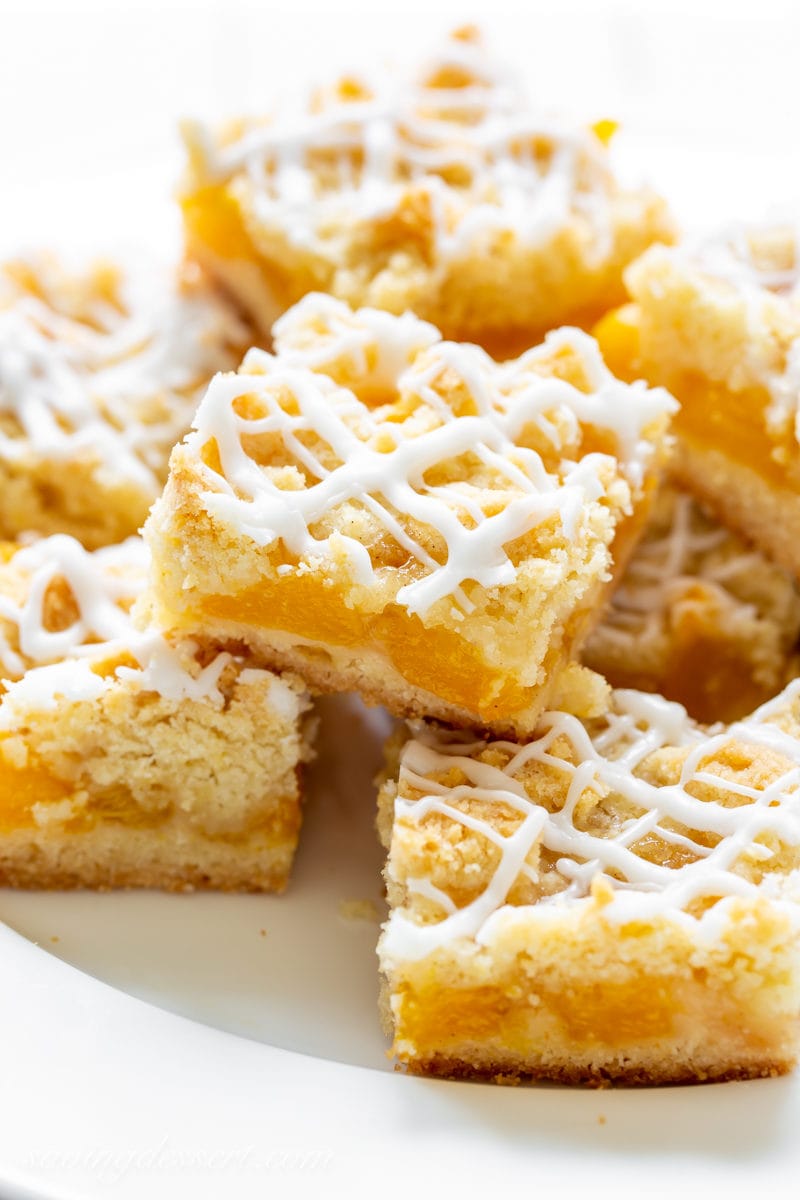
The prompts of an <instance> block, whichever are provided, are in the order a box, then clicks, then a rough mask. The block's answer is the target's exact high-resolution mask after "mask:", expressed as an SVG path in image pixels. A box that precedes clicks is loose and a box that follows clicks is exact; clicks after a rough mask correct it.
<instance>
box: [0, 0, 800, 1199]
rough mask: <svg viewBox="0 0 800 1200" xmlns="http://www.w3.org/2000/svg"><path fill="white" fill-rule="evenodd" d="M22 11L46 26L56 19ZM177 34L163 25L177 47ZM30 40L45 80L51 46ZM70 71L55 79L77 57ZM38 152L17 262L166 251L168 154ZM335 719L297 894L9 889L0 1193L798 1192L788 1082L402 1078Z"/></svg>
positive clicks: (343, 729) (360, 756)
mask: <svg viewBox="0 0 800 1200" xmlns="http://www.w3.org/2000/svg"><path fill="white" fill-rule="evenodd" d="M1 7H2V0H0V8H1ZM17 7H18V12H20V13H22V12H26V11H27V10H26V8H25V5H23V4H21V3H20V4H19V5H18V6H17ZM95 7H97V8H98V11H100V7H99V6H95ZM130 11H131V13H133V6H131V9H130ZM287 11H288V6H287ZM365 11H366V10H365ZM54 12H55V10H54ZM155 12H156V10H155V9H154V10H153V13H155ZM134 15H135V20H134V16H131V22H132V25H131V28H132V29H133V27H134V25H135V26H136V27H137V28H138V23H139V11H138V9H137V10H136V13H135V14H134ZM34 16H35V14H34V15H32V16H31V18H30V20H31V22H33V24H32V26H31V28H32V29H33V25H34V24H36V21H38V20H42V21H48V20H49V14H48V15H47V16H46V17H42V16H41V14H40V16H39V17H38V18H36V20H34ZM151 16H152V14H151ZM173 17H174V13H173ZM153 19H154V18H153ZM158 19H159V20H160V19H161V7H159V8H158ZM248 19H249V18H248ZM287 20H288V18H287ZM181 22H182V18H181ZM223 25H224V22H223V23H222V24H221V26H220V28H222V27H223ZM59 28H60V27H59ZM64 28H66V26H64ZM226 28H227V26H226ZM182 30H183V26H182V24H181V29H180V30H177V29H176V28H175V21H174V20H173V22H172V32H173V35H174V38H173V40H176V39H177V38H178V36H181V37H182V36H183V33H182ZM81 36H82V35H81ZM170 36H172V35H170ZM51 40H52V39H51ZM25 44H26V45H29V46H30V47H31V49H30V55H32V56H33V57H32V58H31V69H33V67H34V66H37V65H38V59H36V55H37V54H38V45H39V42H38V35H37V37H36V38H32V39H27V40H26V42H25ZM0 49H2V46H0ZM73 49H74V47H73ZM212 49H213V48H212ZM87 53H88V51H87ZM213 57H214V61H215V62H216V61H217V57H218V56H216V55H214V56H213ZM134 60H135V61H136V62H138V61H139V59H138V58H137V56H136V55H134V56H133V58H132V60H131V61H132V62H133V61H134ZM55 61H56V60H54V62H55ZM220 61H221V58H220ZM232 61H235V60H232ZM58 62H60V59H59V60H58ZM58 62H56V65H58ZM6 65H8V64H6ZM49 68H53V69H55V68H54V67H53V63H50V64H49ZM60 69H61V75H62V77H64V78H66V75H69V72H70V71H71V67H70V65H69V62H68V61H66V62H65V63H64V64H62V67H61V68H60ZM131 69H133V68H132V67H131ZM20 70H22V68H20ZM26 70H27V68H26ZM21 77H22V76H20V78H21ZM71 78H72V76H71V75H70V79H71ZM53 94H54V93H53ZM66 94H67V93H65V95H66ZM121 94H122V93H121ZM127 95H128V93H127V92H125V94H124V96H122V99H120V98H119V97H118V101H119V103H120V104H122V103H123V100H124V103H125V105H126V109H125V111H127V110H128V109H127V106H128V100H127ZM65 103H66V101H65ZM87 103H89V100H87ZM51 105H52V98H51V100H50V101H48V107H47V112H46V118H47V121H46V127H47V129H48V130H49V129H50V122H51V107H50V106H51ZM73 107H74V106H73ZM90 107H91V111H92V113H95V110H96V105H95V104H94V102H93V101H92V103H91V105H90ZM131 111H132V110H131ZM151 115H152V114H151ZM155 116H157V118H158V121H159V122H160V121H161V120H162V115H161V113H160V112H159V113H157V114H155ZM42 119H44V118H42ZM154 119H155V118H154ZM65 120H66V118H65ZM11 128H12V123H9V129H11ZM31 128H32V129H33V128H34V126H33V125H31ZM78 132H79V131H78ZM98 136H99V135H98ZM76 144H80V143H79V142H76ZM25 146H26V147H29V148H30V155H29V158H28V159H22V160H21V163H22V165H23V166H24V168H25V169H24V170H20V171H19V172H18V173H17V175H18V179H17V183H16V185H15V186H14V187H13V189H7V188H6V187H5V185H4V190H3V196H2V205H3V214H4V219H3V222H2V225H0V242H2V249H3V251H4V252H5V251H7V250H9V249H13V248H14V247H15V245H16V244H17V243H18V242H20V241H22V242H25V241H29V242H32V243H35V242H36V241H39V240H42V239H44V240H47V239H49V238H52V237H53V235H55V234H63V235H65V236H64V240H67V241H69V242H70V243H72V244H77V245H80V244H82V243H85V242H86V241H92V242H94V241H96V240H97V239H98V238H100V240H105V241H108V240H109V239H110V238H111V237H112V236H114V235H115V234H116V233H117V232H118V230H119V228H120V223H121V221H122V214H123V213H124V212H125V211H126V205H127V206H128V208H127V211H128V212H129V214H131V218H132V219H131V221H130V226H129V227H130V228H131V229H132V230H133V231H134V234H135V235H136V236H134V237H132V238H131V239H130V240H131V241H132V242H135V241H137V240H141V238H140V237H139V235H140V234H143V233H144V234H146V240H147V241H148V242H149V243H150V244H151V245H152V244H154V243H155V244H158V243H161V242H167V241H168V240H169V237H168V234H169V231H171V230H174V228H175V224H176V222H175V216H174V213H170V214H168V213H167V210H166V206H165V200H164V197H165V192H166V185H165V180H170V179H172V178H174V176H175V170H176V165H175V161H174V158H170V159H169V161H167V160H166V159H164V160H162V159H161V158H158V156H157V155H156V156H154V155H153V154H151V153H150V152H148V154H147V156H146V158H147V163H148V164H149V165H147V166H146V167H145V166H143V165H142V162H143V161H144V159H142V162H140V164H139V166H138V167H137V169H136V171H134V172H128V171H127V170H126V168H125V167H124V166H119V149H118V148H117V158H116V159H114V161H113V163H112V165H111V166H109V167H106V165H105V164H104V163H103V162H99V161H98V160H97V158H89V159H88V160H87V161H83V160H82V161H80V162H78V161H76V162H75V164H73V166H71V167H70V171H71V173H69V172H67V174H66V175H64V177H63V178H62V179H60V180H59V182H58V185H57V186H56V185H55V184H54V183H53V182H52V181H51V179H50V176H49V175H47V167H48V164H47V162H46V161H45V160H44V159H42V157H41V155H40V154H38V152H37V153H36V154H34V151H36V150H37V145H36V141H35V139H33V140H31V139H28V141H26V142H25ZM54 149H57V147H54ZM634 150H635V151H636V153H634V154H633V155H632V157H633V158H639V159H641V160H643V161H644V162H645V163H648V162H649V165H650V169H651V173H652V174H653V175H654V176H655V177H656V178H658V179H659V181H660V182H661V183H662V184H663V185H664V187H665V189H666V190H668V191H669V192H670V194H671V195H672V196H673V198H675V200H676V203H677V206H678V208H679V209H680V210H681V211H682V212H683V213H689V212H691V213H692V214H693V215H694V216H695V217H696V219H697V220H698V221H701V222H709V223H711V222H713V221H714V220H716V219H717V214H719V213H720V212H727V213H730V214H731V215H732V216H733V215H743V214H751V215H752V214H754V213H756V212H758V210H759V208H760V207H762V197H763V195H764V194H765V193H766V194H767V195H768V196H769V197H770V199H772V198H777V199H779V200H780V201H781V202H782V203H783V204H784V205H786V206H787V207H788V205H789V203H790V202H791V201H792V200H793V199H796V198H797V195H798V191H800V188H798V160H797V157H796V155H785V156H783V157H777V156H767V157H764V156H763V155H762V156H761V157H759V155H758V154H757V153H755V152H753V153H751V154H750V156H749V157H747V158H743V157H742V155H741V154H739V152H738V150H736V149H735V148H734V147H732V146H731V147H729V148H727V149H726V148H725V147H720V148H718V149H717V150H716V151H715V152H714V153H713V154H710V153H709V152H708V151H707V150H705V149H703V148H702V147H697V146H695V147H694V149H691V150H686V149H680V150H678V149H676V148H675V147H674V146H672V145H669V144H666V143H664V142H662V143H661V144H655V143H647V144H645V145H639V146H635V147H634ZM639 151H643V153H642V154H639V153H638V152H639ZM63 157H64V155H63V154H62V158H63ZM32 163H33V164H34V166H32V165H31V164H32ZM34 167H35V169H34ZM12 174H13V172H12ZM92 174H94V178H91V176H92ZM45 177H46V178H47V180H48V186H47V187H44V186H43V184H42V180H43V179H44V178H45ZM765 183H766V185H767V186H765ZM54 196H57V204H56V205H54V203H53V197H54ZM134 196H135V197H138V200H137V203H136V204H135V205H133V203H132V197H134ZM122 223H123V224H124V222H122ZM323 708H324V717H325V719H324V722H323V746H322V754H321V757H320V760H319V762H318V764H317V766H316V768H315V770H314V774H313V781H312V788H311V798H310V801H309V804H308V809H307V817H306V824H305V829H304V833H303V838H302V842H301V848H300V852H299V855H298V859H297V865H296V870H295V873H294V876H293V881H292V884H291V886H290V889H289V891H288V892H287V893H286V894H285V895H284V896H283V897H277V898H275V897H248V896H215V895H195V896H162V895H159V894H136V893H122V894H106V895H92V894H87V895H84V894H69V895H64V894H42V895H36V894H31V895H25V894H15V893H11V892H0V920H2V921H5V922H6V925H7V927H3V926H2V925H0V964H2V974H1V975H0V980H2V983H0V1200H16V1198H17V1197H36V1198H37V1200H56V1198H59V1200H61V1198H66V1197H73V1198H75V1200H78V1198H79V1200H94V1198H95V1197H98V1198H100V1197H103V1198H104V1200H105V1198H106V1197H120V1198H122V1200H127V1198H131V1200H141V1198H142V1197H147V1198H148V1200H151V1198H152V1200H161V1198H162V1197H163V1198H164V1200H181V1198H182V1197H184V1196H186V1197H191V1198H192V1200H204V1198H206V1197H208V1198H209V1200H211V1198H213V1200H220V1198H225V1200H227V1198H229V1197H230V1198H231V1200H250V1198H251V1197H252V1198H253V1200H255V1198H256V1197H258V1198H259V1200H263V1198H264V1197H272V1196H275V1197H280V1198H281V1200H283V1198H284V1197H292V1196H315V1197H316V1196H328V1195H331V1194H332V1195H338V1194H339V1193H341V1192H344V1191H345V1189H346V1190H347V1192H348V1193H349V1194H350V1195H353V1196H360V1195H370V1196H372V1195H381V1196H382V1195H389V1196H394V1195H403V1196H411V1197H415V1195H419V1196H421V1197H427V1196H428V1195H429V1194H431V1193H432V1191H433V1187H434V1184H435V1183H437V1182H438V1183H441V1184H443V1185H444V1186H446V1187H447V1190H448V1192H456V1191H458V1193H459V1194H462V1195H467V1196H469V1195H473V1194H477V1193H478V1192H479V1191H486V1190H489V1189H492V1190H493V1191H494V1192H495V1193H496V1192H499V1191H502V1192H503V1193H506V1192H508V1193H512V1192H516V1191H521V1190H522V1188H523V1187H524V1189H525V1191H526V1192H528V1193H535V1194H543V1193H544V1192H548V1191H549V1192H552V1189H553V1188H554V1187H557V1188H558V1189H559V1191H558V1195H561V1194H562V1193H563V1194H564V1195H567V1196H569V1195H572V1194H573V1193H574V1191H575V1190H576V1189H577V1188H578V1187H581V1188H583V1189H585V1190H588V1191H589V1192H590V1194H591V1195H592V1196H593V1197H594V1196H602V1195H607V1194H608V1195H611V1194H613V1195H615V1196H624V1195H632V1194H639V1193H644V1194H647V1195H648V1196H660V1195H669V1196H676V1195H680V1193H681V1191H683V1192H684V1193H685V1194H686V1195H687V1196H694V1195H696V1194H699V1193H701V1192H705V1191H706V1190H707V1189H711V1188H713V1189H715V1191H721V1189H722V1187H723V1186H724V1187H725V1189H726V1192H727V1193H728V1194H738V1192H740V1191H741V1192H742V1193H745V1192H746V1193H749V1194H752V1192H753V1190H754V1189H756V1188H758V1189H760V1190H761V1191H763V1192H766V1190H767V1189H769V1192H770V1194H780V1193H776V1189H778V1188H780V1187H781V1186H782V1185H783V1186H784V1187H785V1188H786V1194H787V1195H794V1194H795V1193H796V1190H797V1179H798V1178H800V1137H798V1129H800V1079H798V1077H796V1076H793V1077H789V1078H785V1079H778V1080H768V1081H759V1082H753V1083H748V1084H727V1085H719V1086H713V1087H704V1088H694V1089H689V1088H672V1089H663V1090H660V1091H656V1090H650V1091H643V1092H626V1091H621V1090H609V1091H604V1092H592V1091H581V1090H570V1089H565V1088H558V1087H530V1088H493V1087H491V1086H486V1085H474V1084H463V1083H447V1082H442V1081H430V1080H421V1079H414V1078H410V1077H405V1076H402V1075H399V1074H395V1073H393V1071H392V1070H391V1065H390V1064H389V1062H388V1061H387V1058H386V1043H385V1041H384V1039H383V1037H382V1035H381V1032H380V1028H379V1024H378V1017H377V1008H376V994H377V972H376V960H375V953H374V945H375V940H376V936H377V932H378V922H377V917H376V919H375V920H352V919H346V918H345V917H344V916H343V915H342V913H341V911H340V906H341V904H342V902H345V903H346V902H348V901H352V900H367V901H371V902H372V904H374V905H375V910H376V913H378V912H379V911H380V906H381V894H380V875H379V872H380V866H381V853H380V851H379V848H378V846H377V841H376V838H375V834H374V828H373V821H374V793H373V789H372V787H371V785H370V779H371V776H372V774H373V772H374V770H375V769H376V767H377V765H378V763H379V759H380V752H379V743H380V740H381V735H382V732H383V731H384V729H385V721H384V720H383V719H382V718H381V716H380V714H376V713H374V712H373V713H371V714H369V715H367V714H366V713H365V711H364V710H363V709H362V708H361V707H360V706H359V705H358V704H357V703H355V702H354V701H351V700H339V701H336V700H333V701H328V702H326V703H325V704H324V705H323ZM14 931H16V932H14Z"/></svg>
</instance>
